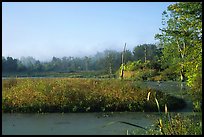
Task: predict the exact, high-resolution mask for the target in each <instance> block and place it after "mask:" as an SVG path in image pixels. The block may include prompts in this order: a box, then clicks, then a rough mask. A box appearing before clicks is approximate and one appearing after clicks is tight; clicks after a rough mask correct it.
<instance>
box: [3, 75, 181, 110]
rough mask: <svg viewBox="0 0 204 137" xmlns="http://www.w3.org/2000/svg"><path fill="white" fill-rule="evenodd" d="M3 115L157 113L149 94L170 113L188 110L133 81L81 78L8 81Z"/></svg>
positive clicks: (5, 85)
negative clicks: (31, 113)
mask: <svg viewBox="0 0 204 137" xmlns="http://www.w3.org/2000/svg"><path fill="white" fill-rule="evenodd" d="M2 89H3V93H2V110H3V112H101V111H140V112H141V111H145V112H147V111H157V105H156V103H155V102H154V100H153V99H150V100H149V101H148V102H147V99H146V98H147V94H148V92H152V97H154V96H157V98H158V100H159V101H160V103H161V106H164V104H167V105H168V106H172V107H171V108H170V110H176V109H181V108H183V107H184V106H185V102H184V101H183V100H182V99H179V98H176V97H173V96H170V95H166V94H164V93H162V92H161V91H156V90H153V89H150V88H147V89H142V88H140V86H139V85H138V84H137V83H136V82H133V81H121V80H115V79H110V80H107V79H106V80H97V79H77V78H72V79H69V78H54V79H51V78H48V79H47V78H43V79H6V80H3V83H2Z"/></svg>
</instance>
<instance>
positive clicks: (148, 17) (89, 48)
mask: <svg viewBox="0 0 204 137" xmlns="http://www.w3.org/2000/svg"><path fill="white" fill-rule="evenodd" d="M170 4H172V3H170V2H65V3H64V2H59V3H57V2H50V3H48V2H45V3H43V2H38V3H37V2H35V3H32V2H27V3H26V2H17V3H14V2H3V3H2V29H3V30H2V55H3V56H5V57H7V56H12V57H14V58H20V57H21V56H32V57H34V58H35V59H39V60H48V59H51V58H52V57H53V56H56V57H59V58H61V57H63V56H67V57H68V56H78V57H82V56H85V55H87V56H89V55H94V54H96V53H97V51H99V52H102V51H104V50H105V49H113V50H117V51H122V49H123V46H124V44H125V42H126V43H127V49H129V50H131V51H132V50H133V47H135V46H137V45H139V44H144V43H156V41H155V39H154V35H155V34H156V33H159V32H160V31H159V28H161V27H162V23H161V21H162V12H163V11H164V10H166V9H167V7H168V6H169V5H170Z"/></svg>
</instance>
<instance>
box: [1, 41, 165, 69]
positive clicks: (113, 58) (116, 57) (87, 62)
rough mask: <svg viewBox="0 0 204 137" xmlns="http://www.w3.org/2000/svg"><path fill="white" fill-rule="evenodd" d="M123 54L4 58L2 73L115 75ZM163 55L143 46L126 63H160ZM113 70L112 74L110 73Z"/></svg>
mask: <svg viewBox="0 0 204 137" xmlns="http://www.w3.org/2000/svg"><path fill="white" fill-rule="evenodd" d="M121 54H122V51H121V52H118V51H115V50H105V51H103V52H97V53H96V54H95V55H94V56H89V57H88V56H85V57H81V58H79V57H71V56H69V57H63V58H58V57H53V58H52V60H51V61H47V62H42V61H39V60H36V59H35V58H33V57H21V58H20V59H15V58H12V57H4V56H2V72H3V73H10V72H14V73H15V72H79V71H103V72H105V73H115V72H116V71H117V70H118V69H119V68H120V66H121ZM161 55H162V49H161V48H158V47H157V46H156V45H155V44H142V45H138V46H136V47H134V48H133V51H130V50H126V51H125V56H124V57H125V59H124V60H125V63H128V62H132V61H138V60H141V62H145V60H149V61H151V62H158V60H160V57H161ZM110 70H111V72H110Z"/></svg>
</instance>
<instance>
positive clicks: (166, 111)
mask: <svg viewBox="0 0 204 137" xmlns="http://www.w3.org/2000/svg"><path fill="white" fill-rule="evenodd" d="M164 107H165V114H167V113H168V111H167V106H166V104H165V106H164Z"/></svg>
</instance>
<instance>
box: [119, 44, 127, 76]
mask: <svg viewBox="0 0 204 137" xmlns="http://www.w3.org/2000/svg"><path fill="white" fill-rule="evenodd" d="M125 48H126V43H125V46H124V50H123V53H122V68H121V72H120V78H121V79H123V76H124V54H125Z"/></svg>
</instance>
